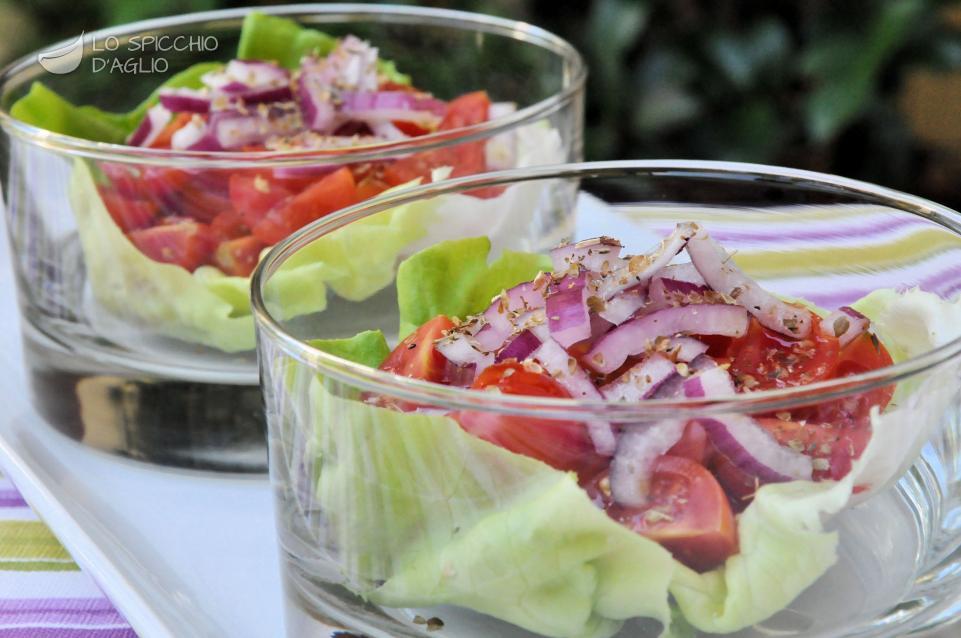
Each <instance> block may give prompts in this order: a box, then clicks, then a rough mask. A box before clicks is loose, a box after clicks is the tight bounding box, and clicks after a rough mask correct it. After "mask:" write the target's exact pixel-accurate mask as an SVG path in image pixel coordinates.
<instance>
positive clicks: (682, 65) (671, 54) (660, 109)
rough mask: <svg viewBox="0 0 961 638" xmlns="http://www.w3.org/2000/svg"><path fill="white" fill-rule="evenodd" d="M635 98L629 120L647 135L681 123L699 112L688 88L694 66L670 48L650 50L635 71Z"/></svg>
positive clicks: (693, 76)
mask: <svg viewBox="0 0 961 638" xmlns="http://www.w3.org/2000/svg"><path fill="white" fill-rule="evenodd" d="M635 75H636V78H637V80H636V85H637V88H638V93H637V99H636V101H635V103H634V105H633V109H634V112H633V116H632V118H631V123H632V126H633V128H634V130H635V131H637V132H638V133H639V134H641V135H647V134H650V133H653V132H656V131H658V130H660V129H669V128H671V127H674V126H677V125H679V124H682V123H684V122H686V121H688V120H690V119H692V118H694V117H695V116H696V115H698V114H699V113H700V112H701V105H700V102H699V100H698V97H697V96H696V94H695V93H694V92H693V91H692V90H690V89H689V88H688V86H687V85H688V84H689V83H693V82H694V81H695V79H696V78H697V76H698V67H697V65H696V64H695V63H694V62H692V61H691V60H690V59H689V58H688V57H686V56H684V55H682V54H681V53H680V52H678V51H674V50H670V49H667V50H659V51H653V52H652V53H651V54H650V55H648V56H647V57H646V58H644V59H643V60H642V61H641V64H640V65H639V67H638V69H637V71H636V74H635Z"/></svg>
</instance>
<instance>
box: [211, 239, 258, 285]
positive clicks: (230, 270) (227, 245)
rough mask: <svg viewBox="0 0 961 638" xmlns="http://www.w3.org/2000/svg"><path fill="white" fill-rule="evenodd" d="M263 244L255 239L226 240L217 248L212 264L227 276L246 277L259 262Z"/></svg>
mask: <svg viewBox="0 0 961 638" xmlns="http://www.w3.org/2000/svg"><path fill="white" fill-rule="evenodd" d="M263 249H264V243H263V242H262V241H260V240H259V239H257V238H256V237H249V236H248V237H238V238H237V239H228V240H227V241H223V242H221V243H220V245H219V246H217V250H216V251H215V252H214V256H213V263H214V265H215V266H217V267H218V268H220V269H221V270H222V271H224V272H225V273H227V274H228V275H235V276H238V277H248V276H250V273H252V272H253V271H254V268H255V267H256V266H257V262H258V261H259V260H260V252H261V251H262V250H263Z"/></svg>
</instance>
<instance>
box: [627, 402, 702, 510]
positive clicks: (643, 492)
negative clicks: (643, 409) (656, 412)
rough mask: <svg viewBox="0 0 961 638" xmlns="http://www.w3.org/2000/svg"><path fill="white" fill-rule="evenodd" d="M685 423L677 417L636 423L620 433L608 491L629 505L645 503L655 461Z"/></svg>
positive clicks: (671, 442)
mask: <svg viewBox="0 0 961 638" xmlns="http://www.w3.org/2000/svg"><path fill="white" fill-rule="evenodd" d="M685 425H686V423H685V422H684V421H682V420H678V419H670V420H667V421H660V422H658V423H654V424H652V425H647V426H644V425H635V426H632V427H629V428H628V429H627V430H626V431H625V432H624V433H622V434H621V437H620V439H619V440H618V442H617V450H616V451H615V452H614V460H613V461H612V462H611V474H610V481H611V494H612V495H613V496H614V500H615V501H617V502H618V503H620V504H621V505H626V506H628V507H641V506H643V505H644V504H646V503H647V496H648V492H649V489H648V488H649V482H650V479H651V473H652V471H653V465H654V461H655V460H657V458H658V457H659V456H661V455H662V454H664V453H666V452H667V451H668V450H670V449H671V448H672V447H674V445H675V444H676V443H677V442H678V441H679V440H680V439H681V436H683V434H684V426H685Z"/></svg>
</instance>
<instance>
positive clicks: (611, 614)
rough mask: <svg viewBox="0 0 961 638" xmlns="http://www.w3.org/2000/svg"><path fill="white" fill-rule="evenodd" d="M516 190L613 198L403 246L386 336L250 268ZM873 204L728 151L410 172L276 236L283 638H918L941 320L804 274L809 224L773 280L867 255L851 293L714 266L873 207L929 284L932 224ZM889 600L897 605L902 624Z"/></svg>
mask: <svg viewBox="0 0 961 638" xmlns="http://www.w3.org/2000/svg"><path fill="white" fill-rule="evenodd" d="M543 179H568V180H583V182H584V185H586V186H588V187H592V186H593V187H597V188H598V189H599V190H601V186H607V185H604V184H602V183H603V182H604V181H605V180H607V181H610V180H613V181H615V182H617V181H618V180H620V183H619V184H617V186H618V187H619V189H614V188H606V187H605V188H604V189H603V192H605V193H615V194H616V193H625V192H627V193H629V194H628V195H623V194H621V195H620V196H618V195H614V196H613V197H612V199H614V202H615V205H614V207H613V209H612V210H608V209H605V208H604V207H595V208H594V209H586V210H585V213H584V217H583V218H581V219H579V220H578V229H579V230H578V234H577V235H576V238H579V239H580V240H579V241H574V242H573V243H565V244H562V245H559V246H553V247H549V246H545V245H544V241H543V240H542V239H541V238H538V237H537V236H536V235H534V234H531V235H529V236H528V237H527V240H528V242H529V244H530V246H529V248H528V249H527V250H520V251H518V250H511V249H497V248H492V243H491V241H490V239H489V238H487V237H484V236H464V237H461V238H458V239H450V240H445V241H441V242H437V243H435V244H433V245H431V246H429V247H427V248H425V249H423V250H421V251H419V252H417V253H415V254H413V255H411V256H410V257H408V258H406V259H405V260H403V261H402V262H401V263H400V264H399V266H398V267H397V271H396V282H395V295H396V297H395V299H396V311H395V312H394V313H393V314H392V317H391V318H392V319H394V320H395V321H396V323H395V324H394V326H395V327H394V328H392V329H390V328H385V329H378V328H377V326H382V325H384V321H383V319H382V318H381V317H377V318H368V317H357V318H356V324H357V325H355V327H354V332H356V330H358V329H359V330H361V331H360V332H357V333H356V334H350V333H345V332H343V331H342V330H341V329H340V328H339V327H335V326H332V325H330V324H328V323H326V322H325V321H324V316H323V315H319V316H318V317H317V319H316V321H313V322H309V323H303V322H296V321H295V322H288V321H286V320H284V319H283V318H282V311H283V300H282V299H281V298H280V297H279V296H277V295H276V294H275V292H274V290H273V289H272V279H273V276H274V273H276V272H279V271H280V268H282V265H283V263H284V262H285V261H286V260H288V259H295V258H296V256H297V255H298V254H299V253H300V252H301V251H303V250H309V249H310V246H311V245H312V244H313V243H314V242H317V241H323V240H324V239H325V237H328V236H336V235H337V234H338V233H342V232H345V231H347V230H349V229H350V227H351V225H352V224H355V223H358V222H359V221H362V220H363V219H364V218H365V216H366V215H369V214H372V213H376V210H377V208H378V206H388V205H398V204H400V203H405V204H411V203H414V202H419V201H426V200H429V199H430V198H432V197H436V196H439V195H449V194H451V193H454V192H458V191H461V192H464V191H469V190H470V189H473V188H478V187H491V186H503V185H506V184H511V183H517V182H523V181H536V180H543ZM632 184H633V186H634V187H635V190H633V191H629V190H626V189H627V187H628V186H631V185H632ZM630 193H641V194H642V195H640V196H638V195H633V194H630ZM652 193H653V195H652ZM618 197H619V199H618ZM900 197H901V198H900V199H898V198H896V197H895V194H893V193H890V192H887V191H883V190H882V189H877V188H876V187H871V186H869V185H864V184H859V183H857V182H850V181H847V180H841V179H840V178H832V177H830V176H822V175H816V174H810V173H804V172H800V171H789V170H786V169H773V168H767V167H756V166H750V165H737V164H713V163H705V162H701V163H699V162H692V163H680V162H678V163H672V162H633V163H630V162H621V163H610V164H603V165H592V164H585V165H573V166H561V167H547V168H542V169H533V170H528V171H512V172H507V173H499V174H493V175H491V176H483V177H480V178H464V179H460V180H455V181H454V182H450V183H448V184H447V185H446V186H445V185H437V186H427V187H421V188H419V189H417V190H416V191H412V192H410V193H408V194H406V195H405V194H399V195H396V196H394V197H392V198H390V200H391V201H390V202H389V203H388V202H386V201H385V202H381V203H373V204H371V205H370V206H368V207H353V208H351V209H348V210H346V211H343V212H342V213H339V214H338V215H337V216H336V219H331V220H330V221H329V222H325V223H318V224H315V225H314V226H312V227H311V228H309V229H306V230H305V231H303V232H301V233H298V234H297V235H295V236H293V237H292V238H290V239H289V240H287V241H285V242H284V243H283V244H282V245H280V246H278V247H277V249H275V251H274V252H272V253H271V255H270V256H268V257H267V259H266V260H265V261H264V262H263V264H262V265H261V267H260V268H259V269H258V271H257V273H256V274H255V277H254V307H255V314H256V317H257V320H258V327H259V330H260V353H261V369H262V375H263V379H264V391H265V397H266V402H267V406H268V415H269V435H270V441H269V442H270V448H271V476H272V479H273V481H274V483H275V487H276V490H277V492H276V493H277V496H278V529H279V532H280V543H281V554H282V561H283V564H284V569H285V587H286V589H287V597H288V601H289V605H288V633H289V635H291V636H295V635H303V634H304V633H307V632H309V631H310V627H311V626H312V622H313V621H311V620H310V618H311V617H313V618H316V617H323V618H330V619H332V620H334V621H336V622H337V623H340V624H342V625H343V626H345V627H347V628H349V629H351V630H355V631H360V632H363V633H365V634H368V635H372V636H380V635H384V636H386V635H392V636H397V635H403V636H407V635H410V636H415V635H420V633H421V632H422V631H423V630H425V629H427V630H430V629H437V628H439V627H442V628H443V630H444V632H445V635H452V636H458V637H461V636H470V637H473V636H490V635H497V636H531V635H539V636H552V637H564V638H580V637H585V638H586V637H608V636H615V635H616V636H658V635H676V636H685V635H699V634H734V633H736V634H737V635H739V636H758V635H767V634H769V633H771V632H775V631H776V632H779V633H780V634H781V635H791V636H802V635H803V636H818V635H823V636H842V635H862V634H864V633H866V632H874V633H872V635H875V634H876V635H888V634H885V633H884V631H888V632H889V634H890V635H902V634H903V632H904V631H906V630H907V629H909V628H913V627H918V626H923V625H924V624H925V623H930V622H934V621H932V619H937V618H938V617H939V616H938V613H939V612H940V611H941V610H943V609H946V608H948V607H950V605H951V604H952V603H951V602H950V601H952V600H954V601H956V600H958V598H959V597H961V583H956V582H954V580H953V579H952V577H951V576H950V574H949V570H947V567H948V565H950V564H953V561H954V560H955V559H953V558H951V557H950V556H951V555H952V554H951V551H952V548H957V547H958V546H959V545H961V535H959V534H958V532H957V531H956V530H955V529H954V526H953V525H952V523H951V520H952V519H953V514H947V512H949V511H950V512H958V511H961V510H958V506H959V503H958V502H956V501H955V499H954V497H952V496H950V494H951V493H952V492H951V489H952V488H951V485H952V484H953V482H954V481H955V479H953V478H951V476H957V475H956V474H951V472H952V471H953V470H951V469H950V468H953V467H956V464H957V463H958V462H959V458H958V455H957V452H958V450H957V448H956V445H955V444H954V443H953V441H954V435H953V430H952V428H951V424H952V423H953V422H955V421H956V419H957V415H958V413H957V411H958V391H959V390H958V388H959V386H958V384H957V378H958V374H959V369H961V368H959V362H958V353H959V349H961V342H959V337H961V329H959V326H961V321H959V320H961V305H959V302H958V301H953V302H952V301H949V300H948V299H945V298H942V297H941V296H939V295H938V294H935V293H933V292H930V291H926V290H923V289H921V288H919V287H911V286H905V284H908V283H910V280H909V279H906V278H905V277H904V271H902V270H901V268H900V266H899V265H897V264H892V263H890V262H882V265H880V266H875V265H874V264H873V263H868V262H864V263H861V264H859V265H854V264H851V271H850V273H849V272H847V271H846V269H845V268H844V263H843V262H842V263H841V265H840V267H839V266H837V265H832V263H831V262H833V260H832V259H831V258H830V257H829V254H830V250H831V248H830V247H831V246H832V244H831V243H830V241H828V242H826V243H825V241H824V238H823V237H822V238H821V239H819V240H818V242H820V243H814V244H813V245H811V244H803V243H802V244H801V245H802V246H804V248H802V249H798V248H796V247H794V246H791V247H790V249H789V250H786V251H785V253H786V254H784V255H782V257H783V263H784V264H786V266H784V267H798V266H799V267H800V269H801V270H802V271H803V273H804V274H805V276H806V277H808V278H810V279H812V280H817V281H818V282H819V286H820V287H819V286H815V287H814V288H811V290H812V293H813V294H814V295H818V294H823V293H824V290H823V286H825V285H826V284H827V282H829V281H835V282H837V281H839V280H838V278H846V277H849V276H853V275H855V274H856V273H858V272H859V271H861V272H863V270H865V269H868V270H869V271H870V272H872V273H873V275H874V276H873V281H874V282H875V283H876V284H880V285H877V286H876V288H877V289H876V290H874V291H873V292H870V293H869V294H867V295H865V296H863V297H861V298H851V299H849V300H843V301H842V302H841V303H839V304H837V305H836V307H830V308H823V307H819V306H817V305H815V304H814V303H812V302H810V301H805V300H804V299H803V298H802V297H801V296H799V295H797V294H796V292H798V291H797V287H796V285H797V284H796V282H795V284H794V285H793V286H792V289H793V290H792V291H793V292H794V293H795V294H792V295H791V296H790V297H788V296H784V295H783V291H780V290H778V289H776V288H775V287H774V286H773V285H770V282H768V281H766V279H767V278H766V277H756V276H752V273H751V272H750V270H749V269H747V268H743V267H742V266H741V265H740V262H744V263H751V261H752V258H754V256H755V253H754V251H751V250H745V252H743V253H742V252H741V250H740V249H741V248H742V247H745V248H746V247H749V246H750V245H751V242H756V241H758V239H757V238H758V237H772V238H777V237H779V236H781V234H780V233H781V232H782V230H783V227H784V226H785V225H787V226H790V225H791V224H792V223H794V222H792V220H793V218H794V217H796V216H803V215H812V216H814V215H819V214H823V216H824V217H825V218H826V219H828V220H829V222H828V223H832V222H831V221H830V220H832V219H834V218H838V217H847V218H850V221H849V222H846V223H848V224H853V225H855V226H856V225H859V224H861V225H864V226H863V230H864V231H865V233H866V234H867V235H868V236H871V235H872V233H873V232H874V230H873V229H874V228H875V226H874V225H875V224H882V226H883V223H884V222H887V221H889V216H896V217H898V218H899V220H900V222H901V223H900V226H901V228H905V227H911V232H910V233H909V234H910V235H913V234H914V233H917V232H920V233H928V234H930V235H931V236H935V235H936V236H937V237H938V244H939V246H940V247H939V249H936V250H934V251H932V254H931V257H932V259H933V261H932V262H931V263H929V264H928V265H929V266H931V267H936V264H937V262H938V260H939V259H940V255H939V253H940V249H941V248H943V247H944V246H950V250H961V236H959V235H958V234H957V228H956V225H957V221H956V214H955V213H951V212H950V211H944V209H940V208H939V207H936V206H935V205H933V204H932V205H928V209H927V211H930V212H929V216H928V217H927V219H925V218H922V217H917V218H914V217H913V216H912V212H911V211H912V210H913V209H912V207H913V206H920V205H921V204H918V203H917V202H918V201H920V200H913V199H912V200H910V201H908V199H909V198H907V196H900ZM812 200H813V201H817V202H818V204H817V205H816V206H811V205H810V202H811V201H812ZM450 214H451V215H452V216H454V215H456V214H457V213H456V212H451V213H450ZM681 215H684V216H683V217H681ZM672 218H673V219H674V220H675V223H674V225H673V228H671V229H670V230H669V232H667V233H666V234H665V235H662V236H661V237H660V241H659V242H658V243H656V244H655V245H654V246H653V247H652V246H650V245H644V244H642V240H647V239H649V238H650V237H651V233H650V231H646V230H644V228H645V225H648V224H651V223H652V222H654V220H657V219H661V220H666V219H672ZM686 220H690V221H686ZM730 220H739V221H740V223H741V227H742V228H743V229H744V230H741V231H740V232H729V231H727V229H726V228H725V225H726V224H727V223H730ZM821 223H822V224H823V223H824V222H821ZM940 224H943V226H941V225H940ZM581 228H583V229H584V230H585V231H587V230H589V229H603V230H604V231H605V234H603V235H596V236H593V237H592V236H591V234H588V233H587V232H584V233H582V232H581V231H580V229H581ZM715 228H718V229H720V231H719V232H718V233H717V235H718V236H719V237H720V236H724V237H729V238H731V239H732V240H733V241H731V242H727V241H725V242H723V243H722V242H719V241H716V240H715V239H714V238H713V237H712V234H713V233H714V229H715ZM615 230H619V232H617V233H616V235H617V236H616V238H615V236H614V235H615V233H614V231H615ZM902 232H905V231H903V230H901V231H899V233H902ZM885 233H886V231H882V232H881V240H882V241H883V242H891V241H893V242H895V243H896V242H897V241H901V240H904V237H903V236H900V235H895V236H894V237H892V236H891V235H887V234H885ZM826 237H828V238H829V239H830V233H828V235H826ZM839 238H843V235H841V236H839ZM837 239H838V238H835V241H837ZM645 243H646V242H645ZM882 245H885V244H883V243H882ZM634 246H638V248H639V249H637V250H635V249H634V248H633V247H634ZM825 249H827V252H824V253H818V252H817V251H818V250H825ZM834 250H836V248H835V249H834ZM792 252H793V253H794V254H791V253H792ZM805 257H806V258H805ZM924 260H925V256H922V259H921V261H922V262H923V261H924ZM828 266H831V268H832V269H829V268H828ZM912 267H914V264H913V263H912ZM928 274H930V272H929V273H928ZM892 280H896V281H898V284H897V285H894V286H891V285H884V284H885V283H886V282H891V281H892ZM955 284H956V285H961V282H955ZM836 291H837V289H835V292H836ZM779 293H780V294H779ZM812 296H813V295H812ZM391 342H393V343H394V344H395V345H393V346H391V345H390V343H391ZM909 467H912V470H911V472H910V473H908V474H905V470H906V469H907V468H909ZM928 468H934V469H930V470H929V469H928ZM928 471H930V472H931V473H932V474H933V476H934V477H938V478H932V479H919V478H918V477H919V476H926V475H925V472H928ZM925 481H929V482H925ZM938 481H940V483H939V482H938ZM915 517H918V518H915ZM878 520H887V521H888V523H887V524H886V526H880V527H879V526H878V525H877V524H876V521H878ZM917 520H922V521H926V522H925V523H924V525H923V526H920V527H919V526H917V525H916V521H917ZM879 572H880V573H886V574H887V578H877V577H875V576H874V574H877V573H879ZM935 582H937V587H936V588H935V589H937V590H938V596H937V597H935V596H933V595H932V596H931V598H929V599H926V598H923V596H925V595H929V594H930V593H931V591H932V588H933V587H934V583H935ZM905 599H910V600H922V602H921V603H918V605H917V608H916V609H915V610H914V611H913V612H912V613H911V614H905V613H904V611H903V610H904V606H903V604H902V602H903V600H905ZM892 632H893V633H892Z"/></svg>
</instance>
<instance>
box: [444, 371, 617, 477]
mask: <svg viewBox="0 0 961 638" xmlns="http://www.w3.org/2000/svg"><path fill="white" fill-rule="evenodd" d="M471 388H472V389H474V390H483V391H488V392H490V391H492V390H494V389H495V388H496V390H497V391H499V392H501V393H503V394H520V395H526V396H536V397H557V398H565V399H566V398H570V396H571V395H570V393H569V392H568V391H567V390H566V389H565V388H564V386H562V385H561V384H559V383H558V382H557V381H555V380H554V378H553V377H551V376H550V375H548V374H546V373H544V372H543V371H540V370H535V369H532V368H529V367H526V366H524V365H523V364H521V363H518V362H517V361H516V360H511V361H507V362H503V363H498V364H495V365H492V366H490V367H488V368H487V369H485V370H483V371H482V372H481V373H480V374H479V375H478V376H477V378H476V379H474V383H473V385H471ZM451 416H453V417H454V419H455V420H456V421H457V422H458V423H460V425H461V427H462V428H464V430H466V431H467V432H470V433H471V434H473V435H474V436H476V437H478V438H481V439H484V440H485V441H489V442H490V443H493V444H494V445H499V446H500V447H502V448H504V449H507V450H510V451H511V452H515V453H517V454H523V455H524V456H529V457H531V458H534V459H538V460H540V461H543V462H544V463H547V464H548V465H550V466H551V467H554V468H557V469H559V470H564V471H573V472H577V473H578V475H579V476H584V477H588V476H593V475H594V474H596V473H597V471H598V470H599V469H600V468H602V467H603V466H604V465H606V464H607V461H608V459H606V458H605V457H602V456H600V455H598V454H597V452H596V451H595V449H594V444H593V442H592V441H591V437H590V435H589V434H588V432H587V428H586V427H585V426H584V424H583V423H582V422H580V421H560V420H554V419H537V418H531V417H521V416H511V415H507V414H497V413H495V412H482V411H475V410H462V411H460V412H455V413H453V414H452V415H451Z"/></svg>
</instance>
